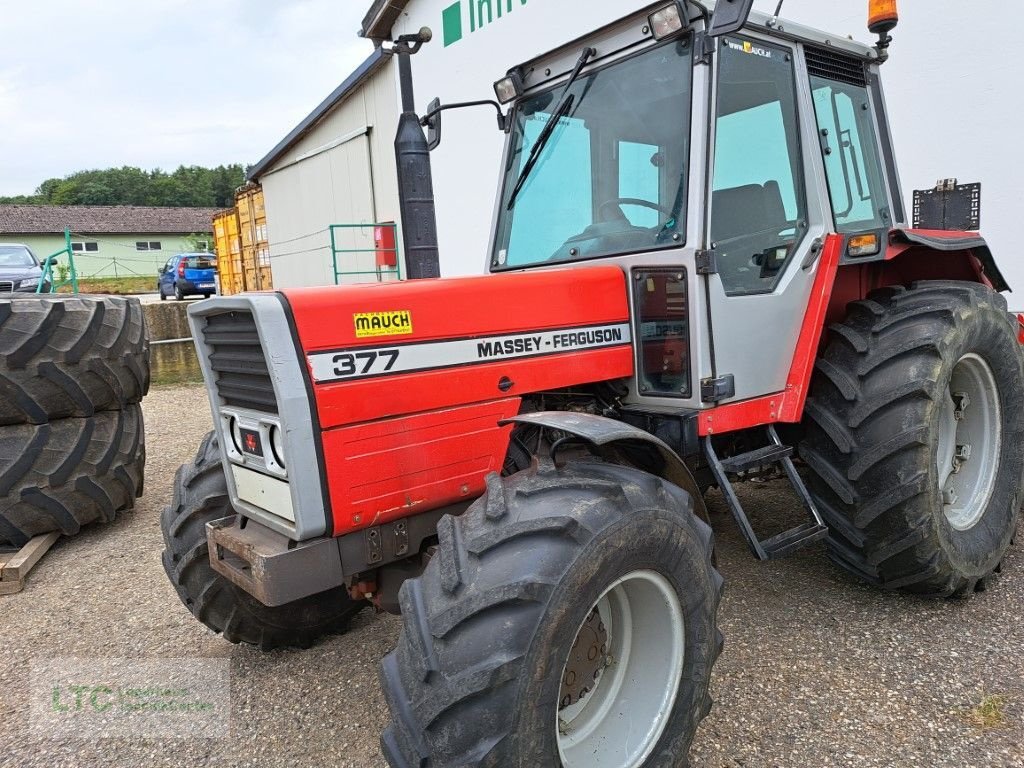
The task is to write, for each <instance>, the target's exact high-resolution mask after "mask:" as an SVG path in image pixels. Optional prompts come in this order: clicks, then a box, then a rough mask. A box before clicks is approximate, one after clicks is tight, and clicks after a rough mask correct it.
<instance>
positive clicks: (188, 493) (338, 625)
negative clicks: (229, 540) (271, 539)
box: [160, 432, 368, 651]
mask: <svg viewBox="0 0 1024 768" xmlns="http://www.w3.org/2000/svg"><path fill="white" fill-rule="evenodd" d="M233 514H235V510H234V508H233V507H232V506H231V500H230V498H229V496H228V487H227V481H226V479H225V477H224V468H223V465H222V464H221V451H220V446H219V445H218V442H217V438H216V435H215V434H214V433H213V432H211V433H209V434H208V435H207V436H206V438H205V439H204V440H203V442H202V445H200V447H199V451H198V452H197V453H196V457H195V459H194V460H193V461H191V462H189V463H188V464H183V465H182V466H181V468H179V469H178V472H177V474H176V475H175V476H174V498H173V499H172V500H171V504H170V506H168V507H166V508H165V509H164V511H163V514H162V515H161V518H160V526H161V528H162V529H163V535H164V547H165V548H164V552H163V564H164V570H165V571H166V572H167V576H168V578H170V580H171V583H172V584H173V585H174V588H175V590H176V591H177V593H178V597H179V598H181V602H182V603H184V604H185V607H186V608H188V610H189V611H190V612H191V613H192V615H193V616H195V617H196V618H197V619H199V621H201V622H202V623H203V624H205V625H206V626H207V627H209V628H210V629H212V630H213V631H214V632H217V633H219V634H221V635H223V636H224V639H225V640H228V641H229V642H232V643H246V644H248V645H255V646H258V647H259V648H261V649H262V650H264V651H269V650H273V649H275V648H288V647H296V648H308V647H309V646H311V645H312V644H313V643H314V642H315V641H316V640H317V639H319V638H320V637H323V636H325V635H329V634H339V633H341V632H343V631H344V630H345V629H346V628H347V627H348V624H349V621H350V620H351V619H352V617H354V616H355V615H356V614H357V613H359V611H361V610H362V609H363V608H364V607H366V606H367V605H368V604H367V603H366V602H363V601H359V602H356V601H354V600H352V598H351V597H349V593H348V590H347V589H346V588H344V587H339V588H337V589H332V590H328V591H327V592H321V593H320V594H318V595H312V596H310V597H306V598H303V599H302V600H298V601H296V602H294V603H288V604H287V605H281V606H277V607H274V608H271V607H268V606H266V605H263V603H261V602H260V601H259V600H257V599H256V598H255V597H253V596H252V595H250V594H249V593H248V592H246V591H245V590H243V589H242V588H241V587H238V586H236V585H235V584H233V583H231V582H230V581H228V579H226V578H225V577H223V576H221V575H220V574H219V573H217V572H216V571H215V570H213V567H212V566H211V565H210V554H209V547H208V546H207V543H206V524H207V523H208V522H210V521H212V520H219V519H221V518H225V517H229V516H231V515H233Z"/></svg>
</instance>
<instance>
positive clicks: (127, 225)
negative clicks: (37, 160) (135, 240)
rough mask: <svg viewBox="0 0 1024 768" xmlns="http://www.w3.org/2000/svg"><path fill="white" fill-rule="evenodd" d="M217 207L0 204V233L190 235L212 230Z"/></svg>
mask: <svg viewBox="0 0 1024 768" xmlns="http://www.w3.org/2000/svg"><path fill="white" fill-rule="evenodd" d="M217 211H218V209H217V208H155V207H145V206H136V205H0V234H4V235H51V234H57V233H62V232H63V231H64V230H65V229H70V230H71V231H72V232H78V233H81V234H89V235H101V234H107V235H126V234H152V235H172V234H181V235H189V234H192V233H194V232H211V231H212V228H213V217H214V215H215V214H216V213H217Z"/></svg>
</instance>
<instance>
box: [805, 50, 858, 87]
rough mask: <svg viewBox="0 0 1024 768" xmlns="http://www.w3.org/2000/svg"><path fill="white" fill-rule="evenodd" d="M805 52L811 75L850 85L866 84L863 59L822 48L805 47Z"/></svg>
mask: <svg viewBox="0 0 1024 768" xmlns="http://www.w3.org/2000/svg"><path fill="white" fill-rule="evenodd" d="M805 53H806V55H807V71H808V72H809V73H810V74H811V75H816V76H817V77H824V78H826V79H828V80H837V81H838V82H840V83H849V84H850V85H863V86H866V85H867V84H868V72H867V66H866V65H865V62H864V60H863V59H858V58H857V57H856V56H848V55H846V54H843V53H839V52H837V51H827V50H824V49H822V48H811V47H807V48H806V49H805Z"/></svg>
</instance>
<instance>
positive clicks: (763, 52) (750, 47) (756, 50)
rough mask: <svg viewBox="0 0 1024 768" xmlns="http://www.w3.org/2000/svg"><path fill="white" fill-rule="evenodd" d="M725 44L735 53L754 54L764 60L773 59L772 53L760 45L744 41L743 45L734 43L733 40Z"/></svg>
mask: <svg viewBox="0 0 1024 768" xmlns="http://www.w3.org/2000/svg"><path fill="white" fill-rule="evenodd" d="M725 44H726V45H728V46H729V47H730V48H731V49H732V50H734V51H742V52H743V53H752V54H754V55H755V56H760V57H761V58H764V59H770V58H772V52H771V51H770V50H769V49H767V48H762V47H761V46H759V45H754V44H753V43H751V42H750V41H749V40H744V41H743V42H742V43H739V42H734V41H732V40H726V41H725Z"/></svg>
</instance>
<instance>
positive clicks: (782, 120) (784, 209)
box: [698, 36, 831, 402]
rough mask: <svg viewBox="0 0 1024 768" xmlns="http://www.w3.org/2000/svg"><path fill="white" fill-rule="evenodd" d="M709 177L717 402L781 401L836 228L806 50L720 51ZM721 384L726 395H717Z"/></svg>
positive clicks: (752, 42)
mask: <svg viewBox="0 0 1024 768" xmlns="http://www.w3.org/2000/svg"><path fill="white" fill-rule="evenodd" d="M715 58H716V73H715V79H716V88H715V96H714V106H713V112H712V115H713V120H712V133H713V135H712V163H711V170H710V173H709V176H710V178H709V180H708V194H707V196H706V200H707V209H708V210H707V221H706V226H707V230H706V238H705V243H706V244H707V250H706V252H705V255H704V257H703V258H702V259H700V263H699V267H698V269H699V271H704V272H706V273H707V274H706V277H705V279H706V281H707V282H706V295H705V299H706V301H707V304H708V317H709V320H710V322H709V326H710V327H709V333H710V336H711V338H710V341H711V350H712V354H711V357H710V362H711V371H710V374H711V375H710V376H705V377H704V387H702V389H703V390H704V395H703V397H702V399H703V400H704V401H705V402H720V401H730V400H745V399H748V398H752V397H757V396H760V395H766V394H771V393H774V392H781V391H783V390H784V389H785V386H786V378H787V374H788V373H789V368H790V365H791V363H792V360H793V356H794V353H795V349H796V344H797V338H798V336H799V333H800V327H801V324H802V322H803V319H804V314H805V310H806V308H807V305H808V301H809V298H810V291H811V287H812V285H813V281H814V276H815V273H816V271H817V267H818V260H817V258H816V256H817V254H818V253H819V252H820V248H821V246H822V243H823V241H824V237H825V235H826V234H827V233H828V231H829V230H830V229H831V224H830V217H828V216H827V215H826V206H827V198H824V197H823V194H822V190H824V189H825V182H824V179H823V178H822V172H821V170H820V160H819V161H817V162H815V157H814V153H815V152H817V151H818V147H817V146H816V144H815V142H813V141H809V140H807V139H806V138H805V137H814V136H815V132H816V127H815V124H814V117H813V109H812V105H811V104H810V93H809V90H808V89H806V88H802V87H800V85H799V84H800V83H806V77H805V76H804V74H803V71H802V65H800V64H799V62H798V56H797V50H796V48H795V47H790V46H788V45H785V44H780V43H778V42H770V43H769V42H766V41H762V40H759V39H757V38H756V37H745V36H732V37H725V38H722V39H721V40H719V42H718V51H717V55H716V57H715ZM712 384H717V386H712Z"/></svg>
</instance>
